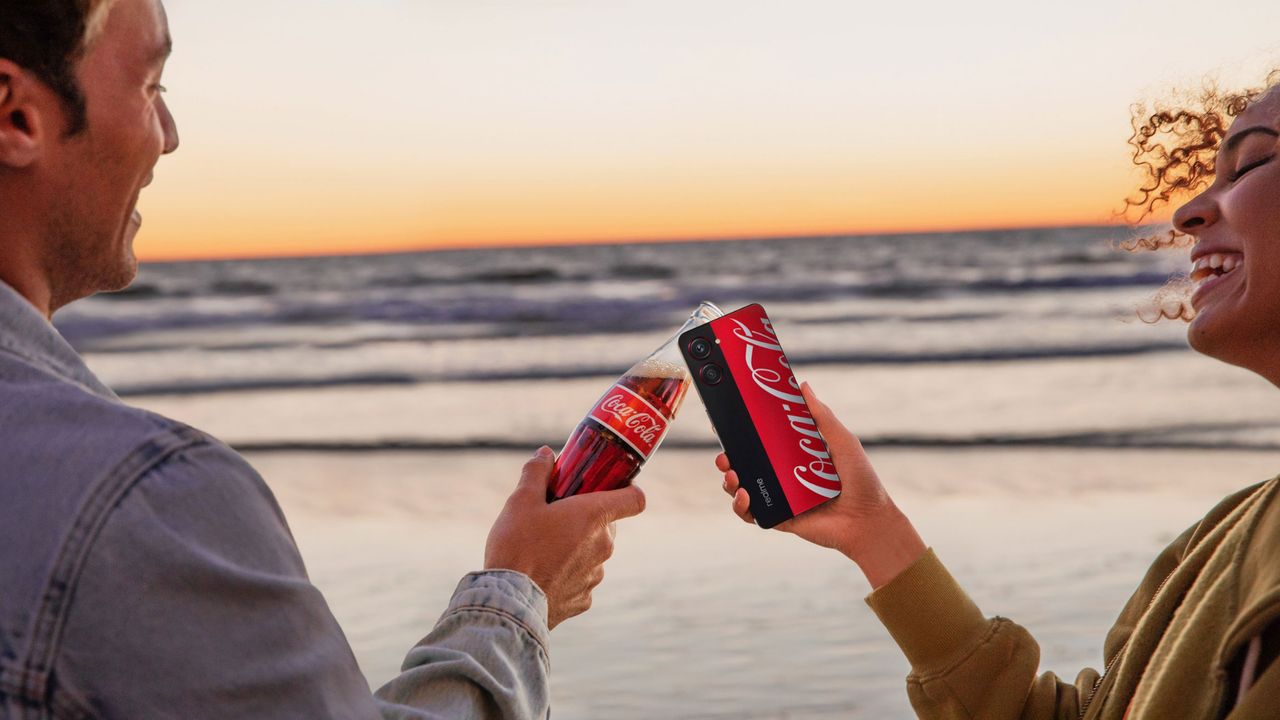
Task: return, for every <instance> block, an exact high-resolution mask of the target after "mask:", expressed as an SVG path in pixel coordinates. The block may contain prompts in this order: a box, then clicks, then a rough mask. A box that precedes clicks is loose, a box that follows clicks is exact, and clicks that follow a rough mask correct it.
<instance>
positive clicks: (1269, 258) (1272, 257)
mask: <svg viewBox="0 0 1280 720" xmlns="http://www.w3.org/2000/svg"><path fill="white" fill-rule="evenodd" d="M1278 151H1280V86H1278V87H1276V88H1272V89H1271V91H1270V92H1268V93H1267V94H1266V95H1264V96H1262V97H1261V98H1259V99H1258V100H1257V101H1256V102H1254V103H1253V104H1252V105H1251V106H1250V107H1249V108H1248V109H1247V110H1245V112H1243V113H1242V114H1241V115H1240V116H1239V117H1238V118H1236V120H1235V122H1233V123H1232V124H1231V129H1230V130H1229V131H1228V132H1227V135H1226V137H1225V138H1223V141H1222V145H1221V147H1220V150H1219V152H1218V161H1217V172H1216V175H1215V178H1214V181H1213V184H1212V185H1211V186H1209V188H1208V189H1207V190H1205V191H1204V192H1203V193H1201V194H1200V195H1198V196H1196V197H1195V198H1194V199H1193V200H1191V201H1190V202H1188V203H1187V204H1186V205H1184V206H1182V207H1181V208H1179V209H1178V212H1177V213H1175V214H1174V226H1175V227H1177V228H1178V229H1179V230H1181V231H1182V232H1185V233H1188V234H1190V235H1193V236H1194V237H1195V239H1196V244H1195V247H1194V248H1193V249H1192V251H1191V262H1192V272H1191V279H1192V280H1193V281H1195V282H1196V283H1197V285H1198V286H1197V288H1196V291H1195V294H1194V295H1193V296H1192V298H1191V305H1192V307H1193V308H1195V310H1196V317H1195V320H1193V321H1192V322H1191V326H1190V328H1189V329H1188V331H1187V337H1188V339H1189V340H1190V342H1191V346H1192V347H1193V348H1195V349H1196V350H1198V351H1200V352H1202V353H1204V354H1205V355H1209V356H1211V357H1215V358H1217V359H1219V360H1222V361H1224V362H1228V363H1231V364H1233V365H1239V366H1241V367H1244V368H1248V369H1250V370H1253V371H1254V372H1257V373H1259V374H1260V375H1262V376H1263V377H1265V378H1267V379H1268V380H1270V381H1271V382H1272V383H1273V384H1276V385H1280V159H1277V152H1278Z"/></svg>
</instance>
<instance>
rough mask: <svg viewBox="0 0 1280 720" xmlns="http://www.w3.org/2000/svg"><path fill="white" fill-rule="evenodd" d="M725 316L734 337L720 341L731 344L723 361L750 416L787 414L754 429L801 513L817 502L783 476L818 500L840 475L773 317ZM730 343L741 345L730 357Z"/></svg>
mask: <svg viewBox="0 0 1280 720" xmlns="http://www.w3.org/2000/svg"><path fill="white" fill-rule="evenodd" d="M734 315H737V313H734ZM727 319H729V320H732V322H733V323H734V326H735V327H734V328H733V336H734V338H735V339H736V340H737V341H739V342H734V343H725V344H726V345H730V346H731V347H726V348H725V352H726V361H727V362H728V363H729V365H730V367H731V369H732V370H733V371H734V374H735V377H736V378H737V379H738V388H739V391H740V392H741V393H742V395H743V400H744V402H745V403H746V405H747V408H748V410H750V411H751V414H752V417H753V418H756V419H763V418H771V417H775V416H778V415H781V416H783V417H785V418H786V423H785V424H781V423H776V422H773V423H766V422H759V421H758V422H757V423H756V428H757V430H758V431H759V433H760V439H761V441H762V442H764V444H765V449H766V452H767V453H768V455H769V457H770V459H771V460H772V461H773V462H774V463H775V468H774V470H775V472H776V473H777V474H778V479H779V480H781V481H782V482H783V488H784V490H787V491H788V492H787V496H788V500H789V501H790V502H791V505H792V508H793V510H795V511H796V512H803V509H802V508H807V507H812V506H813V505H814V504H816V502H804V501H801V499H800V498H797V497H793V496H792V495H793V493H792V492H790V490H791V489H790V488H788V487H787V486H788V485H789V483H787V482H786V478H787V476H790V477H791V478H792V479H794V480H795V482H796V483H798V484H799V485H800V487H803V488H805V489H806V490H808V491H809V492H811V493H813V494H814V495H817V496H819V497H820V498H822V499H830V498H833V497H836V496H837V495H839V494H840V478H839V476H838V475H836V468H835V465H834V463H832V461H831V454H830V453H829V452H828V450H827V444H826V443H825V442H824V441H823V440H822V435H821V434H819V433H818V424H817V422H816V421H815V420H814V419H813V416H812V415H811V414H810V412H809V408H808V405H806V404H805V401H804V396H802V395H801V394H800V384H799V382H797V381H796V378H795V375H794V374H792V372H791V364H790V363H789V362H788V361H787V357H786V355H785V354H783V351H782V345H781V344H780V343H779V342H778V336H777V333H776V332H775V331H774V329H773V324H772V322H770V320H769V318H768V316H766V315H764V313H763V311H760V312H759V313H758V314H756V315H754V316H748V317H747V319H748V320H751V321H754V325H755V327H754V328H753V326H752V325H749V324H748V323H747V322H744V321H743V320H741V319H739V317H733V316H730V317H729V318H727ZM732 346H736V347H737V348H740V351H739V352H735V353H734V356H732V357H731V356H730V355H729V353H730V352H732V351H733V349H734V347H732ZM739 353H740V354H739ZM743 371H745V372H743ZM744 374H745V375H748V376H749V377H750V378H751V384H752V385H753V386H754V387H755V388H756V389H757V390H758V391H759V392H751V390H750V387H747V386H746V384H745V383H744V382H743V380H744V378H742V375H744ZM779 411H781V412H779ZM817 502H820V501H817ZM797 505H799V506H800V507H797Z"/></svg>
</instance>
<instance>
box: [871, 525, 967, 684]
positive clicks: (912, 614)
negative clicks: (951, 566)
mask: <svg viewBox="0 0 1280 720" xmlns="http://www.w3.org/2000/svg"><path fill="white" fill-rule="evenodd" d="M867 604H868V605H870V606H871V609H872V610H873V611H874V612H875V614H876V616H877V617H879V618H880V622H882V623H884V626H885V628H886V629H888V631H889V634H890V635H892V636H893V639H894V641H895V642H897V643H898V647H900V648H902V652H903V654H905V655H906V656H907V660H909V661H910V662H911V666H912V667H913V668H914V669H915V670H916V671H917V672H930V671H936V670H938V669H941V668H942V667H943V666H945V665H946V664H948V663H950V662H952V661H954V660H955V659H956V658H957V657H958V656H959V654H960V653H961V652H963V651H965V650H967V649H969V648H971V647H973V645H974V644H975V643H977V642H978V640H979V639H980V637H981V636H982V634H983V633H984V632H986V629H987V619H986V618H984V617H983V616H982V611H981V610H979V609H978V606H977V605H975V604H974V602H973V600H971V599H969V595H968V594H966V593H965V591H964V590H963V589H962V588H961V587H960V585H959V584H958V583H956V580H955V578H953V577H951V573H949V572H947V569H946V567H944V566H943V565H942V563H941V562H940V561H939V560H938V556H937V555H935V554H934V552H933V549H932V548H930V549H929V551H928V552H926V553H925V554H924V555H923V556H921V558H920V559H919V560H917V561H916V562H915V563H914V564H913V565H912V566H911V567H909V568H907V569H906V570H904V571H902V573H901V574H900V575H898V577H896V578H894V579H893V580H892V581H890V582H889V584H887V585H885V586H883V587H881V588H880V589H879V590H876V591H875V592H873V593H871V595H869V596H868V597H867Z"/></svg>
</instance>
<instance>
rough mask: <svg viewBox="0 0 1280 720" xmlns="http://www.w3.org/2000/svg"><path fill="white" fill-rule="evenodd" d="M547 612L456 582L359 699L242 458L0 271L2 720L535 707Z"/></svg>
mask: <svg viewBox="0 0 1280 720" xmlns="http://www.w3.org/2000/svg"><path fill="white" fill-rule="evenodd" d="M424 552H429V550H425V549H424ZM546 618H547V604H546V598H545V596H543V594H542V591H541V590H539V589H538V587H537V586H536V585H535V584H534V583H533V582H532V581H531V580H530V579H529V578H528V577H526V576H524V575H521V574H519V573H514V572H485V573H474V574H471V575H468V576H466V577H465V578H463V579H462V582H461V583H459V585H458V589H457V592H456V593H455V594H454V596H453V599H452V601H451V602H450V603H449V607H448V609H447V610H446V611H445V613H444V615H443V616H442V617H441V618H440V621H439V622H438V623H437V624H436V626H435V629H433V630H432V631H431V633H430V634H429V635H427V636H426V638H425V639H423V640H422V641H421V642H420V643H419V644H418V645H417V646H416V647H414V648H413V649H412V650H410V651H409V654H408V657H407V658H406V659H405V662H404V666H403V668H402V673H401V674H400V675H399V676H398V677H396V678H395V679H394V680H392V681H391V682H390V683H388V684H387V685H386V686H384V687H383V688H381V689H380V690H378V691H377V692H376V693H370V692H369V688H368V685H367V684H366V683H365V680H364V677H363V676H362V675H361V673H360V669H359V668H358V667H357V666H356V661H355V657H354V656H353V655H352V652H351V647H350V646H349V645H348V644H347V640H346V638H345V637H344V636H343V634H342V630H341V628H339V627H338V624H337V622H336V621H335V620H334V618H333V615H332V614H331V613H330V612H329V608H328V606H327V605H326V604H325V600H324V598H323V597H322V596H321V595H320V592H319V591H318V590H316V588H315V586H313V585H312V584H311V583H310V581H309V580H308V579H307V573H306V570H305V569H304V567H303V564H302V558H301V557H300V556H299V554H298V549H297V546H296V545H295V544H294V541H293V537H292V536H291V535H290V533H289V529H288V527H287V526H286V524H285V520H284V517H283V515H282V514H281V512H280V508H279V506H278V505H277V504H276V501H275V499H274V497H272V494H271V491H270V490H269V489H268V488H267V486H266V484H265V483H264V482H263V480H262V478H261V477H260V476H259V475H258V474H257V473H256V472H255V471H254V470H253V468H252V467H250V466H249V464H248V463H246V462H245V461H244V459H242V458H241V457H240V456H239V455H237V454H236V453H235V452H233V451H232V450H231V449H229V448H228V447H226V446H225V445H223V444H221V443H219V442H218V441H216V440H214V439H213V438H211V437H209V436H208V435H205V434H204V433H201V432H200V431H198V430H194V429H192V428H190V427H187V426H185V425H182V424H181V423H178V422H174V421H173V420H169V419H167V418H163V417H160V416H158V415H155V414H152V413H148V412H146V411H143V410H139V409H137V408H132V407H129V406H127V405H125V404H124V403H122V402H121V401H120V400H119V398H117V397H116V395H115V394H114V393H113V392H111V390H110V389H108V388H107V387H106V386H104V385H103V384H102V383H101V382H99V381H98V379H97V378H96V377H94V375H93V373H91V372H90V371H89V369H88V368H87V367H85V365H84V362H83V361H82V360H81V358H80V357H79V356H78V355H77V354H76V353H75V351H74V350H72V348H71V346H70V345H68V344H67V343H66V341H65V340H64V339H63V338H62V336H61V335H59V334H58V332H57V331H56V330H55V329H54V328H53V326H52V325H50V324H49V323H48V322H47V321H46V320H45V319H44V317H43V316H41V315H40V314H39V313H38V312H37V311H36V309H35V308H34V306H32V305H31V304H30V303H28V302H27V301H26V300H25V299H24V298H23V297H22V296H20V295H19V294H18V293H16V292H15V291H14V290H13V289H12V288H10V287H9V286H8V285H6V284H4V283H3V282H0V718H13V719H15V720H18V719H21V720H26V719H27V718H32V719H34V718H184V719H189V718H244V719H248V718H378V717H383V718H479V719H488V718H545V717H547V716H548V715H549V710H548V702H549V699H548V695H549V693H548V672H549V665H548V657H547V643H548V631H547V620H546ZM406 644H407V643H406Z"/></svg>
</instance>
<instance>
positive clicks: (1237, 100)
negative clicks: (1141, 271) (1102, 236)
mask: <svg viewBox="0 0 1280 720" xmlns="http://www.w3.org/2000/svg"><path fill="white" fill-rule="evenodd" d="M1277 85H1280V69H1277V70H1275V71H1273V72H1272V73H1271V74H1270V75H1269V76H1267V80H1266V82H1265V83H1264V84H1263V85H1261V86H1259V87H1253V88H1248V89H1245V90H1237V91H1223V90H1221V89H1219V88H1218V86H1217V84H1216V83H1206V85H1205V86H1204V87H1203V88H1202V89H1201V90H1200V92H1198V93H1183V94H1182V95H1181V97H1179V99H1178V102H1177V103H1176V104H1163V103H1162V104H1156V105H1153V106H1148V105H1146V104H1136V105H1134V106H1133V108H1132V125H1133V134H1132V135H1130V136H1129V147H1130V149H1131V151H1132V155H1131V156H1132V159H1133V164H1134V165H1135V166H1136V167H1138V168H1139V169H1140V170H1141V172H1142V174H1143V176H1144V177H1143V180H1142V182H1141V185H1140V186H1139V187H1138V189H1137V190H1136V191H1135V192H1134V194H1133V195H1131V196H1129V197H1127V198H1125V200H1124V209H1123V210H1121V211H1120V213H1119V214H1120V215H1121V216H1122V217H1123V218H1124V219H1125V220H1126V221H1128V222H1129V223H1130V225H1132V226H1134V227H1138V226H1141V225H1142V224H1143V223H1144V222H1146V221H1147V220H1149V219H1150V218H1151V216H1152V215H1153V214H1155V213H1156V212H1157V211H1158V210H1160V209H1161V208H1163V207H1167V206H1169V205H1171V204H1173V203H1174V202H1176V201H1178V200H1181V199H1182V198H1187V197H1189V196H1191V195H1194V194H1195V193H1197V192H1199V191H1201V190H1203V189H1204V188H1205V187H1207V186H1208V185H1209V184H1210V183H1212V182H1213V177H1214V173H1215V172H1216V167H1215V164H1216V159H1217V153H1218V146H1219V144H1220V143H1221V142H1222V138H1223V137H1224V136H1225V135H1226V134H1227V130H1228V128H1229V126H1230V125H1231V121H1232V120H1233V119H1234V118H1236V117H1238V116H1239V115H1240V114H1241V113H1242V112H1244V111H1245V109H1246V108H1248V107H1249V105H1250V104H1251V103H1253V102H1254V101H1255V100H1257V99H1258V98H1259V97H1261V96H1262V95H1263V94H1265V93H1266V92H1267V90H1269V89H1270V88H1272V87H1275V86H1277ZM1194 242H1195V240H1194V238H1192V237H1190V236H1189V235H1187V234H1185V233H1182V232H1179V231H1178V229H1177V228H1170V229H1168V230H1165V231H1163V232H1161V233H1157V234H1154V235H1142V236H1139V237H1137V238H1135V239H1133V240H1129V241H1127V242H1125V243H1122V244H1121V247H1122V248H1124V249H1125V250H1129V251H1131V252H1135V251H1143V250H1165V249H1169V248H1185V247H1188V246H1190V245H1192V244H1193V243H1194ZM1193 289H1194V286H1193V285H1192V283H1190V281H1188V280H1187V278H1186V277H1176V278H1174V279H1173V280H1171V281H1170V282H1169V284H1167V285H1166V286H1165V287H1164V288H1162V289H1161V290H1160V291H1159V292H1158V293H1157V294H1156V296H1155V297H1154V298H1152V301H1151V303H1150V304H1149V306H1148V307H1146V308H1144V309H1141V310H1139V317H1141V318H1142V319H1143V320H1144V321H1146V322H1159V321H1160V320H1161V319H1169V320H1188V321H1189V320H1191V319H1192V318H1193V317H1195V311H1194V310H1192V308H1191V304H1190V302H1188V299H1189V297H1190V292H1191V290H1193Z"/></svg>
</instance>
